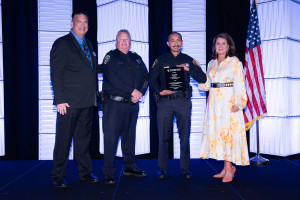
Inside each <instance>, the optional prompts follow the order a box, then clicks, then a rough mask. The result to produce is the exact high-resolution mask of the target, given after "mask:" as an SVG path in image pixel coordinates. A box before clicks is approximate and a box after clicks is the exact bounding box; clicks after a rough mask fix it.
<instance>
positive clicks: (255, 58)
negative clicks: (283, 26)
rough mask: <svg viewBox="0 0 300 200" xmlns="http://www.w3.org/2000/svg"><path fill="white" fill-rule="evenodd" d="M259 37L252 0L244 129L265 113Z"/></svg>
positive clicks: (255, 11)
mask: <svg viewBox="0 0 300 200" xmlns="http://www.w3.org/2000/svg"><path fill="white" fill-rule="evenodd" d="M260 44H261V39H260V33H259V25H258V15H257V9H256V2H255V1H254V0H253V2H252V5H251V9H250V19H249V26H248V33H247V42H246V55H245V77H246V92H247V97H248V102H247V105H246V108H245V112H244V118H245V124H246V130H249V129H250V127H251V125H252V124H253V122H254V121H255V120H259V119H260V118H262V117H263V116H265V115H266V113H267V104H266V92H265V80H264V70H263V64H262V57H261V48H260Z"/></svg>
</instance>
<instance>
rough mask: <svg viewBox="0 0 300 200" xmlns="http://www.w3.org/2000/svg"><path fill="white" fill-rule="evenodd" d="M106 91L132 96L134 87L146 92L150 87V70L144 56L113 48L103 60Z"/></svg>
mask: <svg viewBox="0 0 300 200" xmlns="http://www.w3.org/2000/svg"><path fill="white" fill-rule="evenodd" d="M102 67H103V69H102V70H103V89H102V91H103V92H104V93H107V94H110V95H116V96H122V97H131V93H132V92H133V90H134V89H137V90H138V91H140V92H141V93H142V94H143V95H144V94H145V92H146V90H147V87H148V71H147V68H146V66H145V63H144V62H143V60H142V58H141V57H140V56H139V55H138V54H136V53H134V52H131V51H129V52H128V53H127V54H124V53H122V52H121V51H120V50H118V49H115V50H111V51H110V52H108V53H107V54H106V56H105V57H104V60H103V64H102Z"/></svg>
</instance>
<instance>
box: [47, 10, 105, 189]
mask: <svg viewBox="0 0 300 200" xmlns="http://www.w3.org/2000/svg"><path fill="white" fill-rule="evenodd" d="M71 26H72V30H71V32H70V33H69V34H67V35H65V36H63V37H61V38H58V39H57V40H56V41H55V42H54V43H53V46H52V49H51V52H50V67H51V81H52V86H53V92H54V104H55V105H56V106H57V119H56V137H55V146H54V152H53V169H52V180H53V184H54V187H58V188H64V187H67V184H66V180H65V176H66V165H67V162H68V156H69V151H70V146H71V142H72V139H73V142H74V156H75V159H76V161H77V163H78V171H79V176H80V180H82V181H84V182H87V183H96V182H98V178H97V177H95V176H93V174H92V173H91V172H92V163H91V157H90V153H89V144H90V139H91V128H92V118H93V106H96V91H97V72H99V68H98V67H97V66H98V65H97V59H96V54H95V52H94V50H93V47H92V44H91V42H90V41H88V40H87V39H86V38H85V34H86V33H87V31H88V15H87V14H86V13H85V12H84V11H76V12H74V13H73V14H72V21H71Z"/></svg>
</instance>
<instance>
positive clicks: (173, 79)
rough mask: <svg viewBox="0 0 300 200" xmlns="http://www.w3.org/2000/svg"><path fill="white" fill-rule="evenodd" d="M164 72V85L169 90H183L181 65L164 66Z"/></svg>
mask: <svg viewBox="0 0 300 200" xmlns="http://www.w3.org/2000/svg"><path fill="white" fill-rule="evenodd" d="M164 70H165V74H166V81H167V82H166V86H167V90H171V91H183V90H184V88H185V86H184V69H183V67H176V66H175V67H170V66H166V67H164Z"/></svg>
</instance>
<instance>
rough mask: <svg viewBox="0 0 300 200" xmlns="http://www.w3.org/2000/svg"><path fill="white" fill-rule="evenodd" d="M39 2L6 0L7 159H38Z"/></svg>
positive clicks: (5, 101)
mask: <svg viewBox="0 0 300 200" xmlns="http://www.w3.org/2000/svg"><path fill="white" fill-rule="evenodd" d="M37 14H38V13H37V1H32V0H16V1H11V0H2V24H3V29H2V30H3V68H4V69H3V70H4V112H5V113H4V117H5V156H4V157H0V159H9V160H10V159H14V160H16V159H18V160H20V159H22V160H23V159H32V160H34V159H38V105H39V104H38V32H37V30H38V24H37Z"/></svg>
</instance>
